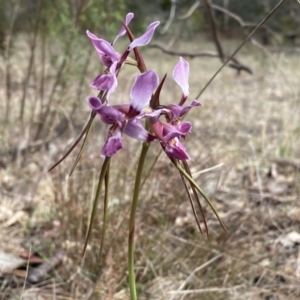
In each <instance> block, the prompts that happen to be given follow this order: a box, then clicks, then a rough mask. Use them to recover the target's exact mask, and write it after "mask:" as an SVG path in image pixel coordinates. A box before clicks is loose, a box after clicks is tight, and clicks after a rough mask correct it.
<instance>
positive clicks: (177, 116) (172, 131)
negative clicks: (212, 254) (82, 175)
mask: <svg viewBox="0 0 300 300" xmlns="http://www.w3.org/2000/svg"><path fill="white" fill-rule="evenodd" d="M132 19H133V13H128V14H127V16H126V19H125V21H124V23H123V25H122V27H121V29H120V31H119V32H118V34H117V36H116V37H115V39H114V40H113V42H112V43H110V42H108V41H106V40H104V39H100V38H98V37H97V36H96V35H95V34H93V33H91V32H90V31H87V36H88V38H89V39H90V41H91V42H92V44H93V46H94V48H95V50H96V51H97V53H98V55H99V58H100V61H101V62H102V63H103V64H104V65H105V66H106V67H107V69H106V70H105V71H104V73H103V74H100V75H98V76H97V77H96V78H95V79H94V80H93V81H92V83H91V86H92V87H93V88H95V89H96V90H98V91H99V94H98V96H97V97H96V96H91V97H89V99H88V104H89V106H90V108H91V109H92V111H91V116H90V120H89V122H88V123H87V125H86V126H85V128H84V129H83V131H82V133H81V134H80V136H79V138H78V139H77V140H76V142H75V143H74V145H73V146H72V147H71V149H70V150H69V151H68V152H67V153H66V155H65V156H64V157H63V158H62V159H60V160H59V161H58V162H57V163H56V164H55V165H54V166H53V167H52V168H51V169H50V170H52V169H53V168H54V167H55V166H57V165H58V164H59V163H60V162H61V161H63V160H64V159H65V158H66V157H67V156H68V155H69V154H70V153H71V151H72V150H73V149H74V148H75V147H76V146H77V145H78V143H79V142H80V140H81V139H82V138H83V137H84V141H83V144H82V146H81V150H80V152H79V154H78V156H77V159H76V161H75V163H74V165H73V167H72V171H73V170H74V168H75V166H76V164H77V163H78V161H79V160H80V157H81V155H82V152H83V149H84V145H85V144H86V141H87V139H88V136H89V132H90V129H91V125H92V123H93V121H94V118H95V116H98V117H99V119H100V120H101V121H102V122H103V123H104V124H107V125H109V129H108V133H107V137H106V141H105V143H104V146H103V147H102V150H101V156H103V157H104V158H105V159H104V161H103V164H102V168H101V171H100V176H99V181H98V186H97V191H96V195H95V200H94V204H93V208H92V212H91V217H90V220H89V226H88V231H87V235H86V238H85V243H84V247H83V248H84V249H83V254H82V257H83V256H84V254H85V250H86V247H87V243H88V240H89V237H90V235H91V229H92V225H93V220H94V217H95V213H96V209H97V203H98V199H99V197H100V195H101V189H102V185H103V182H104V184H105V195H104V214H103V228H102V239H101V245H100V259H101V252H102V247H103V240H104V236H105V228H106V220H107V207H108V189H109V168H110V160H111V158H112V157H113V156H114V155H115V154H116V153H117V152H118V151H119V150H121V149H122V148H123V141H122V135H123V134H126V135H127V136H129V137H131V138H134V139H136V140H138V141H141V142H143V147H142V151H141V155H140V159H139V163H138V167H137V171H136V175H135V185H134V192H133V197H132V202H131V212H130V217H129V236H128V274H129V286H130V295H131V299H134V300H135V299H137V297H136V287H135V276H134V228H135V222H134V220H135V212H136V207H137V202H138V198H139V192H140V187H141V178H142V172H143V166H144V161H145V158H146V155H147V151H148V149H149V146H150V145H151V142H155V141H158V142H159V143H160V145H161V147H162V149H163V151H164V152H165V154H166V155H167V156H168V158H169V159H170V161H171V162H172V164H173V165H174V166H175V167H176V168H177V170H178V171H179V174H180V176H181V179H182V182H183V185H184V188H185V190H186V192H187V195H188V198H189V201H190V203H191V206H192V210H193V213H194V217H195V220H196V223H197V226H198V228H199V230H200V232H201V233H202V229H201V226H200V222H199V220H198V216H197V213H196V210H197V209H198V210H199V211H200V212H201V215H202V218H203V222H204V226H205V229H206V233H207V235H208V228H207V224H206V220H205V216H204V212H203V209H202V206H201V204H200V200H199V196H198V193H199V194H200V195H201V196H202V197H203V198H204V199H205V200H206V202H207V203H208V205H209V206H210V208H211V209H212V210H213V212H214V214H215V215H216V217H217V218H218V220H219V222H220V224H221V225H222V226H223V228H224V229H225V226H224V224H223V223H222V221H221V219H220V218H219V216H218V214H217V212H216V210H215V208H214V206H213V204H212V202H211V201H210V200H209V199H208V198H207V196H206V195H205V194H204V192H203V191H202V190H201V188H200V187H199V185H197V183H196V182H195V181H194V180H193V178H192V174H191V172H190V169H189V166H188V164H187V161H188V160H189V159H190V157H189V155H188V153H187V151H186V149H185V147H184V146H183V144H182V140H183V139H184V138H185V137H186V136H187V135H189V134H190V133H191V130H192V123H191V122H188V121H183V118H184V117H185V115H186V114H187V113H188V112H189V111H190V110H191V109H192V108H194V107H198V106H201V104H200V102H198V101H197V100H193V101H192V102H191V103H190V104H189V105H185V103H186V101H187V99H188V96H189V83H188V78H189V64H188V62H187V61H186V60H185V59H184V58H182V57H180V58H179V61H178V63H177V64H176V66H175V67H174V70H173V74H172V75H173V79H174V81H175V82H176V83H177V84H178V85H179V87H180V88H181V90H182V95H181V97H179V99H178V104H169V105H163V104H161V103H160V92H161V89H162V87H163V84H164V81H165V78H166V75H165V76H164V77H163V78H162V80H159V77H158V75H157V74H156V72H155V71H153V70H149V71H148V70H147V68H146V65H145V62H144V59H143V57H142V55H141V53H140V51H139V47H142V46H146V45H147V44H148V43H149V42H150V41H151V39H152V37H153V34H154V31H155V29H156V27H157V26H158V25H159V23H160V22H158V21H156V22H153V23H151V24H150V25H149V26H148V28H147V29H146V31H145V33H144V34H143V35H141V36H140V37H138V38H134V37H133V35H132V33H131V31H130V29H129V28H128V25H129V23H130V21H131V20H132ZM125 34H127V35H128V37H129V39H130V43H129V45H128V47H127V48H126V49H125V51H124V52H123V53H122V54H120V53H118V52H117V51H116V50H115V49H114V44H115V42H116V41H117V39H118V38H119V37H121V36H123V35H125ZM131 51H133V52H134V58H132V57H130V56H129V55H130V53H131ZM125 64H128V65H131V66H134V67H136V68H138V69H139V71H140V73H141V74H139V75H137V76H136V77H135V80H134V83H133V86H132V88H131V91H130V94H129V96H128V98H129V99H130V101H129V103H125V104H117V105H113V104H111V103H110V102H111V98H112V94H113V93H114V91H115V90H116V88H117V87H118V75H119V74H120V71H121V69H122V67H123V66H124V65H125ZM143 121H144V122H143ZM143 124H144V125H143ZM72 171H71V173H72ZM189 187H190V189H189ZM191 191H192V192H191ZM193 199H194V200H193ZM196 207H198V208H196ZM225 230H226V229H225Z"/></svg>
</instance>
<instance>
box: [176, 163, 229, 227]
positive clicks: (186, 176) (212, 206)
mask: <svg viewBox="0 0 300 300" xmlns="http://www.w3.org/2000/svg"><path fill="white" fill-rule="evenodd" d="M172 162H173V164H174V165H175V167H176V168H177V169H178V170H179V171H180V172H181V173H182V174H183V175H184V177H185V178H186V179H187V180H188V181H189V182H190V184H191V185H193V186H194V187H195V189H196V190H197V191H198V192H199V193H200V195H201V196H202V197H203V198H204V199H205V201H206V202H207V204H208V205H209V206H210V208H211V210H212V211H213V213H214V214H215V216H216V218H217V219H218V221H219V223H220V225H221V226H222V227H223V229H224V231H225V232H228V231H227V229H226V227H225V225H224V223H223V221H222V220H221V218H220V216H219V214H218V212H217V210H216V209H215V207H214V205H213V203H212V202H211V201H210V200H209V198H208V197H207V196H206V195H205V193H204V192H203V191H202V189H201V188H200V187H199V185H198V184H197V183H196V182H195V180H194V179H193V178H192V177H191V176H190V175H189V174H188V173H187V172H186V171H185V169H183V168H182V166H181V165H180V164H179V163H178V162H177V161H172Z"/></svg>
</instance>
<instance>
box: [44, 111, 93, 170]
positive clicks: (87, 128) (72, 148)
mask: <svg viewBox="0 0 300 300" xmlns="http://www.w3.org/2000/svg"><path fill="white" fill-rule="evenodd" d="M95 116H96V112H94V111H92V113H91V116H90V119H89V121H88V123H87V124H86V126H85V127H84V128H83V130H82V132H81V133H80V135H79V137H78V138H77V140H76V141H75V143H74V144H73V145H72V146H71V148H70V149H69V150H68V151H67V153H66V154H65V155H64V156H63V157H62V158H61V159H60V160H59V161H58V162H56V163H55V164H54V165H53V166H52V167H51V168H50V169H49V170H48V172H50V171H52V170H53V169H54V168H55V167H57V166H58V165H59V164H60V163H61V162H62V161H64V160H65V159H66V158H67V157H68V156H69V155H70V154H71V152H72V151H73V150H74V149H75V147H76V146H77V145H78V144H79V142H80V141H81V139H82V138H83V136H84V135H85V133H86V132H87V131H88V130H89V128H90V127H91V125H92V123H93V120H94V118H95Z"/></svg>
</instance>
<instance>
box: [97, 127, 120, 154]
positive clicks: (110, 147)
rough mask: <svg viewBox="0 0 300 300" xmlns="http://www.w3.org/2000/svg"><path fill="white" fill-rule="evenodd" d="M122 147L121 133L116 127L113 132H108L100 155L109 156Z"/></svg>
mask: <svg viewBox="0 0 300 300" xmlns="http://www.w3.org/2000/svg"><path fill="white" fill-rule="evenodd" d="M122 148H123V143H122V135H121V131H120V129H119V128H117V129H116V130H115V131H114V133H113V134H110V133H108V137H107V140H106V142H105V144H104V146H103V148H102V151H101V156H104V157H111V156H113V155H114V154H116V153H117V152H118V151H119V150H120V149H122Z"/></svg>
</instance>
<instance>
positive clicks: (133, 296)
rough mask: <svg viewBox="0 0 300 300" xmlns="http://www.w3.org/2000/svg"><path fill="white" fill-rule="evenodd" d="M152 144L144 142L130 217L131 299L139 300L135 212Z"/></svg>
mask: <svg viewBox="0 0 300 300" xmlns="http://www.w3.org/2000/svg"><path fill="white" fill-rule="evenodd" d="M149 146H150V144H149V143H145V144H143V148H142V151H141V155H140V159H139V164H138V168H137V172H136V176H135V183H134V192H133V197H132V202H131V211H130V219H129V235H128V272H129V288H130V299H131V300H137V295H136V283H135V274H134V227H135V222H134V221H135V212H136V208H137V202H138V198H139V192H140V185H141V179H142V172H143V168H144V163H145V159H146V155H147V152H148V149H149Z"/></svg>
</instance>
